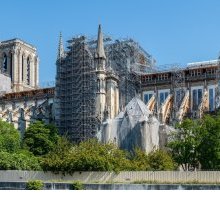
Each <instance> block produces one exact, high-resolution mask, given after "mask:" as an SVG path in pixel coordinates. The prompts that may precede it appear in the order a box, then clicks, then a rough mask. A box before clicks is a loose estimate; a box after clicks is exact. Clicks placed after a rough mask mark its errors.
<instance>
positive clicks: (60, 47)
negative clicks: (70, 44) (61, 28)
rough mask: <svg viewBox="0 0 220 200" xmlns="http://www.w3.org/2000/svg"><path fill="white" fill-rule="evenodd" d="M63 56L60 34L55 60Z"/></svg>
mask: <svg viewBox="0 0 220 200" xmlns="http://www.w3.org/2000/svg"><path fill="white" fill-rule="evenodd" d="M63 56H64V47H63V38H62V33H61V32H60V39H59V46H58V53H57V60H59V59H60V58H62V57H63Z"/></svg>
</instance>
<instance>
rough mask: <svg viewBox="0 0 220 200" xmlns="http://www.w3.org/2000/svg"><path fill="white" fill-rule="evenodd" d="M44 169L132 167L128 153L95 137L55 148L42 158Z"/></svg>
mask: <svg viewBox="0 0 220 200" xmlns="http://www.w3.org/2000/svg"><path fill="white" fill-rule="evenodd" d="M42 166H43V168H44V170H52V171H62V172H64V173H65V172H66V173H69V174H71V173H73V172H74V171H117V172H118V171H121V170H129V169H130V168H131V163H130V160H129V159H127V153H126V152H125V151H123V150H120V149H118V148H117V147H116V146H115V145H114V144H102V143H100V142H98V141H97V140H95V139H92V140H88V141H85V142H81V143H80V144H78V145H72V147H70V148H68V149H66V148H65V147H64V146H63V147H62V148H61V149H60V150H58V151H57V150H54V151H52V152H50V153H49V154H48V155H46V156H45V157H44V158H43V159H42Z"/></svg>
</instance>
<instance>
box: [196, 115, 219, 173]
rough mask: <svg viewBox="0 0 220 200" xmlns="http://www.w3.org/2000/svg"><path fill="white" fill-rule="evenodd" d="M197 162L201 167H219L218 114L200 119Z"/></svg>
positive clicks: (217, 168)
mask: <svg viewBox="0 0 220 200" xmlns="http://www.w3.org/2000/svg"><path fill="white" fill-rule="evenodd" d="M199 140H200V143H199V145H198V152H199V156H198V157H199V162H200V164H201V167H202V169H216V170H219V169H220V116H219V115H218V116H217V117H213V116H210V115H206V116H204V118H203V119H202V120H201V129H200V139H199Z"/></svg>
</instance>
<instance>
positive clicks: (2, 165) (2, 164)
mask: <svg viewBox="0 0 220 200" xmlns="http://www.w3.org/2000/svg"><path fill="white" fill-rule="evenodd" d="M0 170H41V167H40V164H39V160H38V158H36V157H35V156H34V155H32V154H30V153H28V152H18V153H8V152H0Z"/></svg>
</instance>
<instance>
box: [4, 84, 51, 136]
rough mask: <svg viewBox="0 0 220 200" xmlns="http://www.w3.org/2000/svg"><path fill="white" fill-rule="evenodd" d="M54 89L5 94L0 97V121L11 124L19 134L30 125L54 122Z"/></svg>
mask: <svg viewBox="0 0 220 200" xmlns="http://www.w3.org/2000/svg"><path fill="white" fill-rule="evenodd" d="M53 101H54V88H45V89H37V90H30V91H23V92H15V93H7V94H5V95H3V96H2V97H0V119H2V120H3V121H7V122H9V123H12V124H13V125H14V126H15V128H17V129H18V130H19V131H20V132H21V134H22V135H23V134H24V131H25V129H26V128H27V127H28V126H29V124H30V123H32V122H34V121H36V120H43V121H44V122H45V123H47V124H48V123H53V122H54V108H53Z"/></svg>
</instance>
